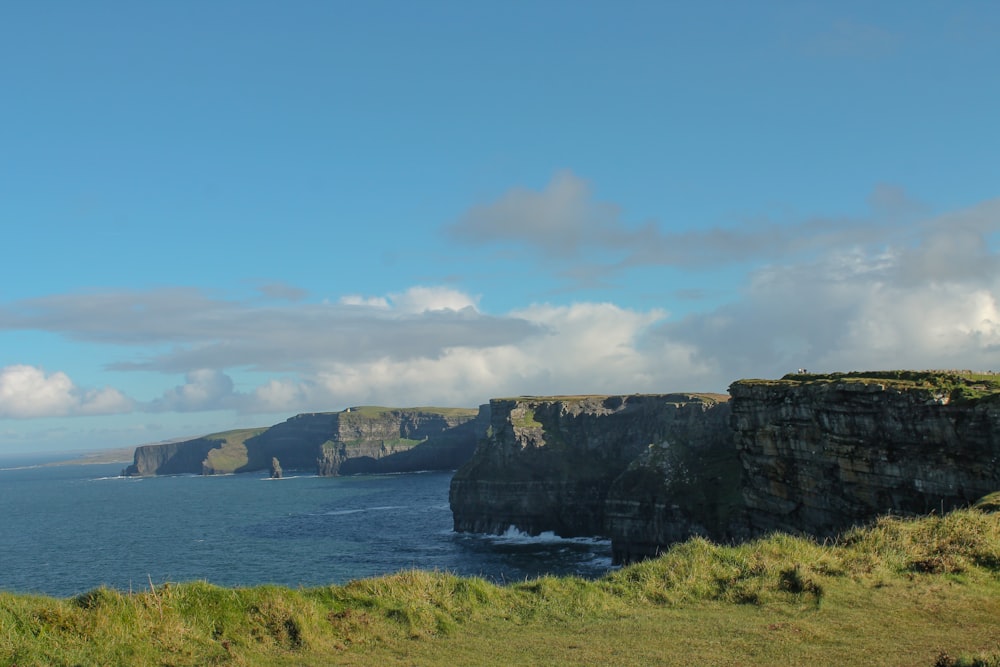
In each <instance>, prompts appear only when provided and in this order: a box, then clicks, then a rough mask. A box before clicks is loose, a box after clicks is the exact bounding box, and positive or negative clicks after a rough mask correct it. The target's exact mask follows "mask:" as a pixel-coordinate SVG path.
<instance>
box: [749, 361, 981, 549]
mask: <svg viewBox="0 0 1000 667" xmlns="http://www.w3.org/2000/svg"><path fill="white" fill-rule="evenodd" d="M868 375H869V376H868V377H866V376H865V375H863V374H844V375H838V376H833V377H820V378H812V377H810V376H800V377H797V379H793V378H785V379H783V380H781V381H762V380H743V381H739V382H735V383H733V384H732V385H731V386H730V388H729V391H730V393H731V395H732V401H731V404H732V415H733V417H732V425H733V430H734V432H735V444H736V447H737V449H738V452H739V457H740V461H741V464H742V468H743V484H742V486H743V496H744V498H745V502H746V508H747V516H748V520H749V525H750V528H751V530H752V531H753V532H754V533H758V534H759V533H766V532H770V531H774V530H781V531H790V532H803V533H808V534H811V535H816V536H830V535H834V534H836V533H838V532H840V531H842V530H843V529H845V528H847V527H849V526H852V525H855V524H858V523H863V522H867V521H870V520H872V519H873V518H874V517H876V516H878V515H882V514H888V513H904V514H913V513H918V514H922V513H927V512H932V511H938V512H946V511H948V510H950V509H953V508H955V507H958V506H966V505H968V504H970V503H972V502H974V501H976V500H977V499H978V498H980V497H982V496H984V495H986V494H988V493H990V492H992V491H996V490H997V489H1000V395H998V394H996V393H983V394H982V395H979V396H976V395H975V394H974V393H973V394H971V395H970V394H969V392H968V391H967V387H965V386H963V384H962V383H961V382H958V380H956V382H958V384H956V385H955V386H951V387H949V386H921V384H920V383H919V382H904V381H900V380H897V379H896V378H895V376H896V375H900V374H899V373H895V374H892V373H886V374H885V377H878V376H877V374H868ZM871 375H874V377H871ZM918 379H919V376H918ZM966 384H968V383H966ZM956 387H957V389H956Z"/></svg>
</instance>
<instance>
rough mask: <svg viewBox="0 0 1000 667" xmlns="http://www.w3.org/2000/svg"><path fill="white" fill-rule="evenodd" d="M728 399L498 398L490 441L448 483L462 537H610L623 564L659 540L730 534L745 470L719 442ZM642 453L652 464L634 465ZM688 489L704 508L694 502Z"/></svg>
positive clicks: (686, 396) (725, 422) (688, 396)
mask: <svg viewBox="0 0 1000 667" xmlns="http://www.w3.org/2000/svg"><path fill="white" fill-rule="evenodd" d="M726 398H727V397H726V396H720V395H712V394H666V395H628V396H576V397H551V398H536V397H523V398H516V399H494V400H493V401H491V402H490V413H491V423H490V431H489V433H488V435H489V437H488V439H487V440H486V441H484V443H483V444H481V445H480V447H479V449H477V450H476V453H475V455H474V456H473V458H472V460H471V461H469V462H468V463H467V464H466V465H464V466H463V467H462V468H460V469H459V470H458V472H457V473H456V474H455V477H454V478H453V479H452V483H451V490H450V503H451V508H452V512H453V515H454V526H455V530H457V531H461V532H487V533H500V532H503V531H505V530H506V529H507V528H508V527H510V526H514V527H515V528H517V529H519V530H522V531H525V532H527V533H530V534H538V533H541V532H544V531H553V532H555V533H556V534H558V535H561V536H564V537H571V536H579V535H607V534H610V535H613V536H617V537H618V538H619V539H617V540H616V549H617V548H619V547H620V548H621V551H622V553H621V554H620V557H621V558H622V559H631V558H632V557H633V556H632V555H631V554H632V552H633V551H635V552H637V553H636V556H639V555H640V554H641V555H648V554H649V553H652V552H655V549H656V545H657V544H658V543H659V542H660V541H665V540H670V541H673V540H675V539H683V538H685V537H688V536H690V535H692V534H712V535H716V534H718V535H725V534H727V532H728V521H729V519H730V517H729V510H730V509H731V506H732V505H733V502H734V499H736V497H737V495H738V494H736V495H734V491H735V490H736V485H737V479H738V475H739V472H738V466H737V460H736V456H735V451H734V450H733V448H732V447H728V448H726V447H721V448H720V447H719V443H720V442H721V441H724V440H725V439H726V437H727V436H728V430H727V429H728V416H729V411H728V406H727V405H726V403H725V401H726ZM643 457H645V460H647V461H648V465H645V466H642V465H633V464H634V463H636V462H637V461H638V460H640V459H642V458H643ZM650 470H652V471H655V472H653V474H649V473H648V471H650ZM705 475H709V476H710V477H711V479H703V477H704V476H705ZM692 489H698V490H699V491H698V493H700V494H701V500H702V502H700V503H699V502H688V499H689V498H690V497H691V495H692ZM706 492H707V494H708V496H709V497H707V498H706V496H705V494H706ZM723 505H725V507H723ZM709 506H710V507H709ZM676 508H680V509H676ZM660 510H664V511H665V512H666V513H667V514H670V517H669V518H668V519H667V520H666V521H661V520H660V519H661V518H662V517H664V516H666V514H664V512H661V511H660ZM654 515H655V516H654ZM661 533H662V535H663V537H662V538H657V537H656V535H658V534H661ZM640 534H641V535H640Z"/></svg>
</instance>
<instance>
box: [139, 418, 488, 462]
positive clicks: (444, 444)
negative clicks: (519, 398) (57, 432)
mask: <svg viewBox="0 0 1000 667" xmlns="http://www.w3.org/2000/svg"><path fill="white" fill-rule="evenodd" d="M487 422H488V413H487V412H485V411H484V408H480V409H479V410H478V411H477V410H474V409H464V408H382V407H360V408H349V409H347V410H344V411H342V412H323V413H311V414H301V415H297V416H295V417H292V418H290V419H288V420H286V421H284V422H282V423H280V424H276V425H274V426H272V427H270V428H267V429H254V430H244V431H232V432H227V433H224V434H218V435H213V436H205V437H203V438H197V439H195V440H188V441H185V442H178V443H171V444H169V445H145V446H143V447H138V448H136V453H135V461H134V463H133V464H132V465H131V466H129V467H128V468H127V469H126V474H128V475H163V474H177V473H202V474H218V473H231V472H250V471H257V470H269V469H270V467H271V463H272V460H274V459H279V460H280V461H281V465H282V467H283V468H284V469H285V470H309V471H316V472H317V473H318V474H320V475H338V474H353V473H360V472H407V471H412V470H451V469H454V468H456V467H458V466H459V465H461V464H462V463H463V462H464V461H466V460H468V457H470V456H471V455H472V452H473V451H474V449H475V446H476V442H477V440H478V439H479V438H481V437H482V436H483V435H484V433H485V430H486V425H487Z"/></svg>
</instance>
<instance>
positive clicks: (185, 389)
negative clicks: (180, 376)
mask: <svg viewBox="0 0 1000 667" xmlns="http://www.w3.org/2000/svg"><path fill="white" fill-rule="evenodd" d="M185 380H186V382H185V383H184V384H183V385H179V386H177V387H174V388H173V389H170V390H168V391H166V392H165V393H164V394H163V397H162V398H159V399H156V400H154V401H153V402H152V403H151V404H150V406H149V408H148V409H150V410H151V411H154V412H162V411H172V412H194V411H200V410H222V409H225V408H231V407H234V404H235V399H236V396H235V394H234V392H233V380H232V378H230V377H229V376H228V375H226V374H225V373H223V372H221V371H218V370H213V369H210V368H199V369H197V370H193V371H191V372H189V373H187V374H186V376H185Z"/></svg>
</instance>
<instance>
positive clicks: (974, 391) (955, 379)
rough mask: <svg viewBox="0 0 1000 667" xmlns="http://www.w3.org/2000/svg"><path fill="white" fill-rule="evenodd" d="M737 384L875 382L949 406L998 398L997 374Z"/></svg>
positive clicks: (857, 374) (817, 377)
mask: <svg viewBox="0 0 1000 667" xmlns="http://www.w3.org/2000/svg"><path fill="white" fill-rule="evenodd" d="M738 382H739V383H740V384H757V385H782V384H787V383H789V382H794V383H804V384H824V383H858V384H870V383H878V384H881V385H884V386H886V387H892V388H896V389H901V390H903V389H925V390H929V391H932V392H934V393H935V394H941V395H947V397H948V402H950V403H974V402H977V401H980V400H984V399H986V400H993V401H995V400H998V399H1000V374H996V373H991V372H987V373H984V372H977V371H969V370H926V371H911V370H903V371H852V372H850V373H789V374H787V375H785V376H784V377H782V378H781V379H780V380H739V381H738Z"/></svg>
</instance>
